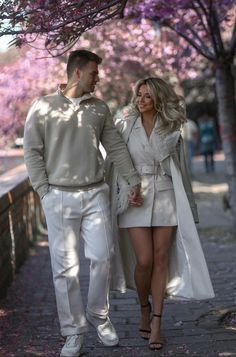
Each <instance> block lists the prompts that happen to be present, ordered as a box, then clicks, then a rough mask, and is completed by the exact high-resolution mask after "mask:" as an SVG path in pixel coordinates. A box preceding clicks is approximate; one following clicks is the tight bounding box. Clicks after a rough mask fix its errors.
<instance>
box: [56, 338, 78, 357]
mask: <svg viewBox="0 0 236 357" xmlns="http://www.w3.org/2000/svg"><path fill="white" fill-rule="evenodd" d="M83 342H84V336H83V335H71V336H67V338H66V342H65V344H64V346H63V348H62V350H61V354H60V357H78V356H80V352H81V350H82V345H83Z"/></svg>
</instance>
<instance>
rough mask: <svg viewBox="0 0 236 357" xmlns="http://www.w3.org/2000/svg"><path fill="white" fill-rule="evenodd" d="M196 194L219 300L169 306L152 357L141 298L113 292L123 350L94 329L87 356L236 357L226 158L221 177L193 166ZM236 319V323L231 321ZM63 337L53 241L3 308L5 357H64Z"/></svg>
mask: <svg viewBox="0 0 236 357" xmlns="http://www.w3.org/2000/svg"><path fill="white" fill-rule="evenodd" d="M193 179H194V191H195V192H196V198H197V203H198V206H199V210H200V218H201V224H200V225H199V226H198V229H199V233H200V237H201V241H202V245H203V249H204V251H205V255H206V259H207V262H208V266H209V271H210V274H211V277H212V281H213V285H214V289H215V293H216V297H215V299H212V300H208V301H201V302H173V301H167V302H166V304H165V310H164V314H163V315H164V316H163V335H164V336H165V339H166V345H165V347H164V348H163V350H161V351H159V352H152V351H149V350H148V348H147V342H146V341H145V340H143V339H141V338H139V335H138V323H139V306H138V302H137V297H136V294H135V292H133V291H130V292H128V293H127V294H120V293H115V292H112V293H111V296H110V303H111V319H112V321H113V322H114V324H115V326H116V328H117V331H118V333H119V336H120V346H119V347H115V348H105V347H103V346H102V345H101V344H100V343H99V342H98V340H97V337H96V334H95V332H94V330H93V329H92V328H91V329H90V331H89V333H88V334H87V335H86V340H85V342H86V346H85V348H84V353H83V356H90V357H103V356H104V357H106V356H107V357H108V356H109V357H113V356H114V357H122V356H124V357H125V356H129V357H146V356H174V357H175V356H181V357H182V356H201V357H205V356H209V357H216V356H225V357H226V356H236V323H235V317H236V304H235V301H236V283H235V277H236V263H235V262H236V238H235V236H234V235H233V234H232V233H230V230H229V222H230V217H229V215H228V213H227V212H224V211H223V209H222V202H221V201H222V195H223V194H224V192H225V190H226V189H227V185H226V184H225V177H224V163H223V161H222V155H218V156H217V162H216V173H215V174H214V175H206V174H204V172H203V163H202V161H201V158H196V159H195V161H194V177H193ZM81 285H82V291H83V298H84V300H86V294H87V288H88V262H87V261H86V260H85V259H84V258H83V257H82V266H81ZM230 313H233V314H232V315H229V314H230ZM62 345H63V339H62V338H61V337H60V335H59V326H58V320H57V314H56V306H55V298H54V292H53V286H52V277H51V270H50V260H49V253H48V245H47V240H46V237H45V236H43V237H40V240H39V241H38V243H37V245H36V246H35V247H34V248H33V249H32V250H31V254H30V256H29V258H28V259H27V261H26V263H25V264H24V266H23V267H22V268H21V270H20V272H19V274H17V276H16V278H15V281H14V283H13V284H12V285H11V287H10V288H9V290H8V295H7V297H6V299H4V300H1V301H0V357H15V356H16V357H27V356H32V357H33V356H44V357H51V356H59V351H60V349H61V347H62Z"/></svg>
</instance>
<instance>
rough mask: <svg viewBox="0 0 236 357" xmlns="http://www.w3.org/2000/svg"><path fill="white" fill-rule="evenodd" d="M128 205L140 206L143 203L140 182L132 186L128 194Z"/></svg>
mask: <svg viewBox="0 0 236 357" xmlns="http://www.w3.org/2000/svg"><path fill="white" fill-rule="evenodd" d="M128 202H129V206H137V207H138V206H141V205H142V204H143V197H142V195H141V184H138V185H136V186H134V187H132V189H131V191H130V193H129V195H128Z"/></svg>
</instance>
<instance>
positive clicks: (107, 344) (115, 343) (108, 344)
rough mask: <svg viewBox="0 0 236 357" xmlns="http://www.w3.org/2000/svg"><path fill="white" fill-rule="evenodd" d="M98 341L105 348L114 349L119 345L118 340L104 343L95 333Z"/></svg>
mask: <svg viewBox="0 0 236 357" xmlns="http://www.w3.org/2000/svg"><path fill="white" fill-rule="evenodd" d="M97 335H98V338H99V341H100V342H101V343H102V344H103V345H104V346H107V347H114V346H118V345H119V340H116V341H113V342H107V341H106V342H104V340H103V338H102V337H101V336H100V335H99V334H98V333H97Z"/></svg>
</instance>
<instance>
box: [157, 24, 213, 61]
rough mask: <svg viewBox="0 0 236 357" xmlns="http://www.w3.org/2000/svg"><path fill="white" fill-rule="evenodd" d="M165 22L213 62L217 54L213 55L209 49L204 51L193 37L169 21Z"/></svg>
mask: <svg viewBox="0 0 236 357" xmlns="http://www.w3.org/2000/svg"><path fill="white" fill-rule="evenodd" d="M163 24H164V25H165V26H167V27H169V28H170V29H171V30H173V31H175V32H176V33H177V34H178V35H179V36H180V37H182V38H184V39H185V40H186V41H187V42H188V43H189V44H190V45H191V46H193V47H194V48H195V50H196V51H197V52H198V53H200V54H201V55H202V56H203V57H206V58H207V59H209V60H210V61H213V62H214V61H215V60H216V58H215V56H213V54H212V53H211V52H210V51H208V50H207V51H206V52H204V51H203V49H202V48H201V47H199V46H198V45H197V44H196V43H195V41H193V40H192V39H191V38H189V37H188V36H187V35H186V34H184V33H182V32H181V31H179V30H178V29H176V28H175V26H173V25H171V24H169V23H168V22H167V23H165V22H163Z"/></svg>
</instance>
